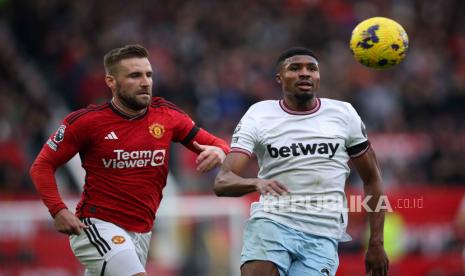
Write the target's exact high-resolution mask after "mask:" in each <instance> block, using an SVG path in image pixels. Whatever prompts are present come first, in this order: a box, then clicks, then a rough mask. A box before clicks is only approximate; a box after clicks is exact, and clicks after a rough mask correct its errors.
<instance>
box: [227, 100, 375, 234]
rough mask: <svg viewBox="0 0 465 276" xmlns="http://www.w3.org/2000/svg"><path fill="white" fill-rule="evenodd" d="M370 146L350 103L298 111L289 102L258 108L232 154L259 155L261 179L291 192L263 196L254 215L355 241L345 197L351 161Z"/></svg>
mask: <svg viewBox="0 0 465 276" xmlns="http://www.w3.org/2000/svg"><path fill="white" fill-rule="evenodd" d="M368 148H369V143H368V140H367V136H366V132H365V127H364V125H363V123H362V120H361V119H360V116H359V115H358V114H357V112H356V111H355V109H354V108H353V107H352V105H350V104H349V103H346V102H341V101H337V100H331V99H325V98H317V105H316V107H315V108H314V109H313V110H310V111H305V112H297V111H293V110H290V109H289V108H287V107H286V106H285V104H284V102H283V100H280V101H277V100H268V101H262V102H258V103H256V104H254V105H252V106H251V107H250V108H249V110H248V111H247V112H246V113H245V115H244V116H243V117H242V119H241V121H240V122H239V124H238V125H237V127H236V130H235V131H234V134H233V137H232V143H231V151H232V152H242V153H245V154H247V155H249V156H250V155H251V154H252V153H255V154H256V156H257V159H258V164H259V167H260V170H259V173H258V177H259V178H262V179H275V180H278V181H279V182H281V183H282V184H284V185H285V186H286V187H287V188H288V189H289V191H290V194H288V195H285V196H280V197H273V196H263V195H262V196H261V197H260V200H259V202H254V203H253V204H252V206H251V217H252V218H254V217H267V218H270V219H272V220H275V221H277V222H280V223H282V224H285V225H287V226H289V227H291V228H294V229H298V230H301V231H304V232H307V233H310V234H316V235H320V236H326V237H330V238H335V239H338V240H340V241H347V240H350V237H349V236H348V235H347V234H346V232H345V230H346V228H347V207H346V206H347V204H346V197H345V193H344V186H345V181H346V179H347V177H348V175H349V172H350V170H349V167H348V165H347V162H348V161H349V158H351V157H357V156H359V155H362V154H363V153H364V152H365V151H366V150H367V149H368Z"/></svg>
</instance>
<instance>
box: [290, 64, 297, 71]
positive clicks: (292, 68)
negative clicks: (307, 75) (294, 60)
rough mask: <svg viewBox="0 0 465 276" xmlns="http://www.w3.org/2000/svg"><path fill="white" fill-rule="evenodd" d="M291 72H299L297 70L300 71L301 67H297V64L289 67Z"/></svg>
mask: <svg viewBox="0 0 465 276" xmlns="http://www.w3.org/2000/svg"><path fill="white" fill-rule="evenodd" d="M289 70H290V71H297V70H299V66H297V65H296V64H291V65H290V66H289Z"/></svg>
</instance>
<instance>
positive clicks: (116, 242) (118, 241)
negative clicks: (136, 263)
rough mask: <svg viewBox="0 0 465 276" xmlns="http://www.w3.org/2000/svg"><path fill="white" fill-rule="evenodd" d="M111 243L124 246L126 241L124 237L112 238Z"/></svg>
mask: <svg viewBox="0 0 465 276" xmlns="http://www.w3.org/2000/svg"><path fill="white" fill-rule="evenodd" d="M111 241H112V242H113V243H114V244H122V243H124V242H125V241H126V239H125V238H124V237H123V236H113V238H111Z"/></svg>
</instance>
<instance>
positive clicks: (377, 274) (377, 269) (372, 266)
mask: <svg viewBox="0 0 465 276" xmlns="http://www.w3.org/2000/svg"><path fill="white" fill-rule="evenodd" d="M365 269H366V274H367V275H371V276H386V275H387V271H388V269H389V260H388V257H387V255H386V251H384V246H383V245H382V244H377V245H369V246H368V251H367V254H366V256H365Z"/></svg>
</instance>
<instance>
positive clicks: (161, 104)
mask: <svg viewBox="0 0 465 276" xmlns="http://www.w3.org/2000/svg"><path fill="white" fill-rule="evenodd" d="M151 107H152V108H159V107H167V108H169V109H172V110H176V111H178V112H179V113H182V114H186V113H185V112H184V111H182V110H181V109H180V108H179V107H177V106H175V105H170V104H167V103H165V102H161V103H157V104H152V105H151Z"/></svg>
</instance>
